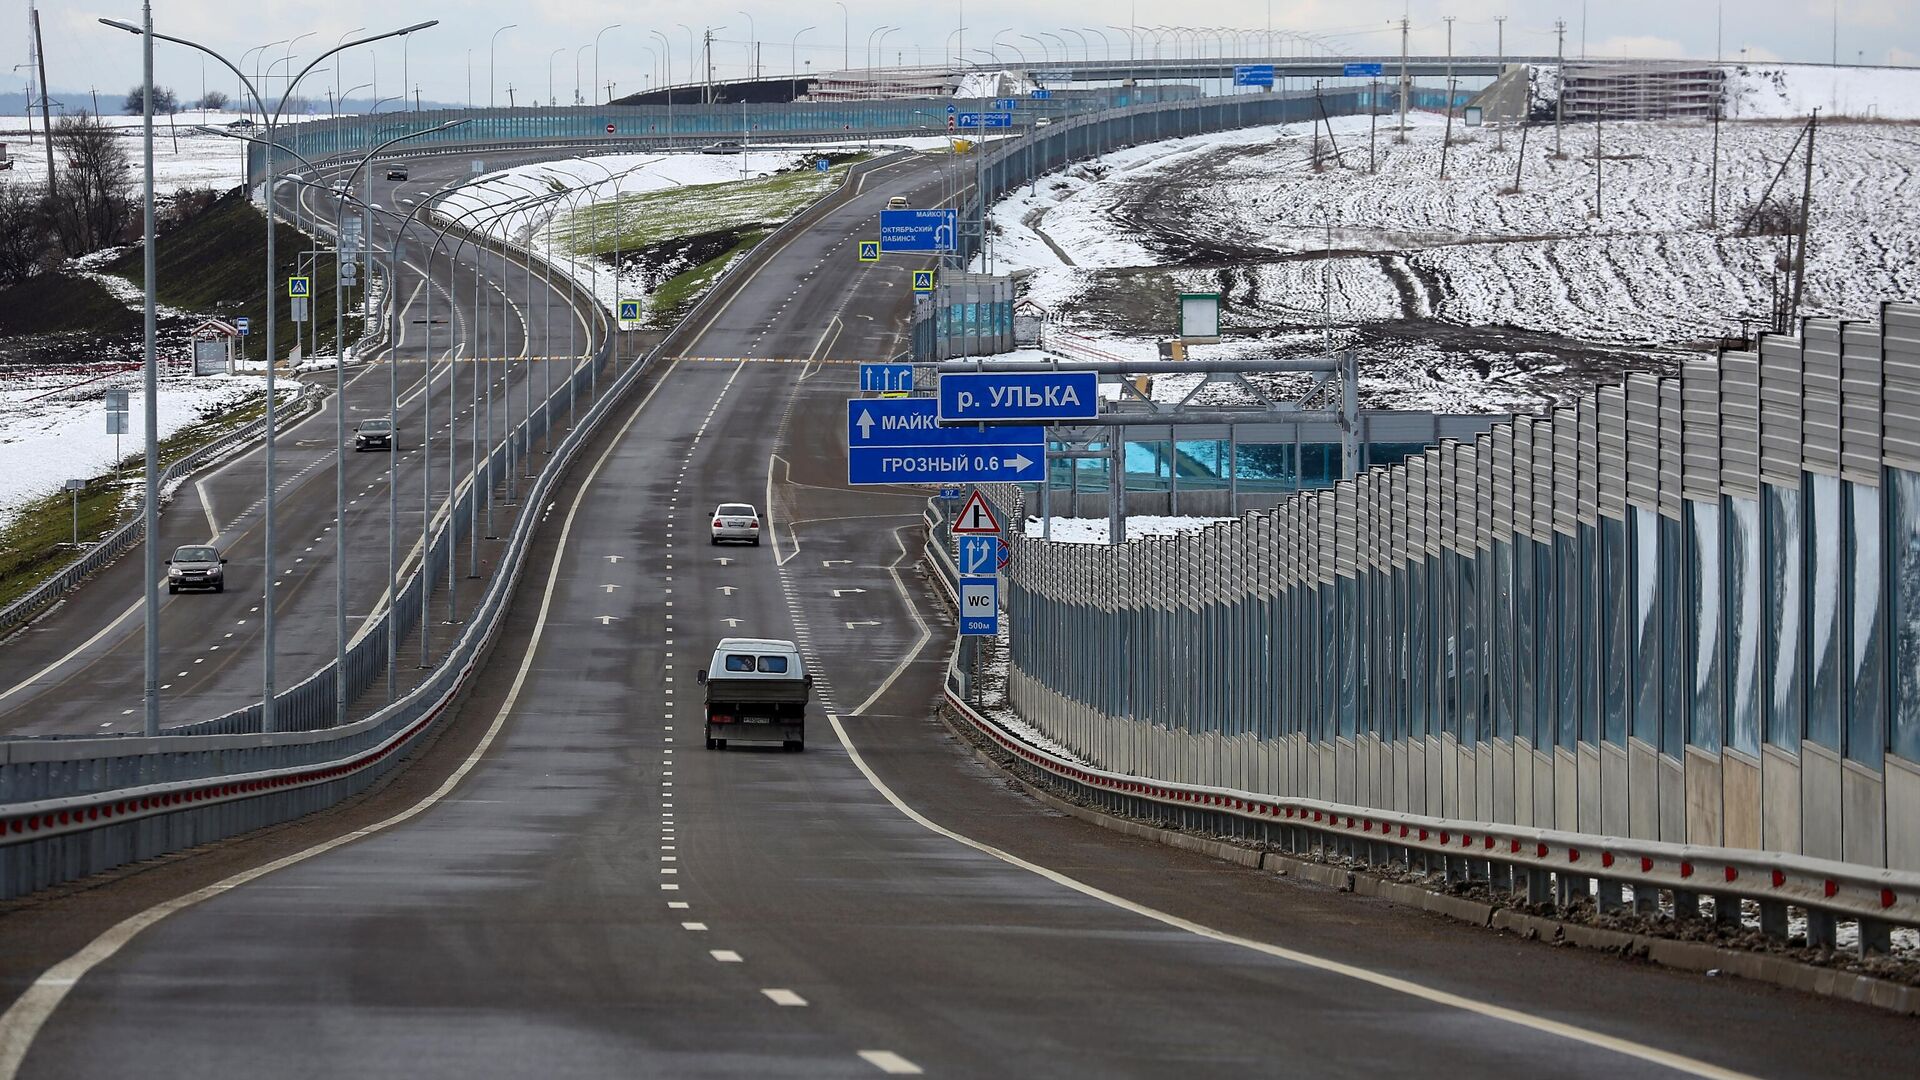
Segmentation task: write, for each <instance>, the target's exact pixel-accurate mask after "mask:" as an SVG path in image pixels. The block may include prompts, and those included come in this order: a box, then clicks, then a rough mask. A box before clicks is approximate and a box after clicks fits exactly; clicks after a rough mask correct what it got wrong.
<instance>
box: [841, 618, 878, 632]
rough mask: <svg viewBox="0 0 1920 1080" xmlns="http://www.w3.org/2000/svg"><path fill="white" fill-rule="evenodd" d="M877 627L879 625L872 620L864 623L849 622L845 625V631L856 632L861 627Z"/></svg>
mask: <svg viewBox="0 0 1920 1080" xmlns="http://www.w3.org/2000/svg"><path fill="white" fill-rule="evenodd" d="M879 625H880V624H879V623H878V622H875V621H873V620H872V619H868V620H865V621H864V622H850V623H848V624H847V629H849V630H858V629H859V628H861V627H863V626H879Z"/></svg>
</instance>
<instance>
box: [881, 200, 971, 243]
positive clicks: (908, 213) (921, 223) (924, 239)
mask: <svg viewBox="0 0 1920 1080" xmlns="http://www.w3.org/2000/svg"><path fill="white" fill-rule="evenodd" d="M959 231H960V212H959V211H957V210H954V209H953V208H951V207H948V208H946V209H942V210H882V211H880V248H881V250H883V251H922V252H938V251H952V250H953V249H954V244H955V243H956V237H957V236H958V235H959Z"/></svg>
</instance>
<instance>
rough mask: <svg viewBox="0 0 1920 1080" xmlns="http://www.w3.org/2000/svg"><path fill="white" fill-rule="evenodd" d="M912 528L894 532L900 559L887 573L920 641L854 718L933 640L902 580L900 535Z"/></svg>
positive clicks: (904, 544)
mask: <svg viewBox="0 0 1920 1080" xmlns="http://www.w3.org/2000/svg"><path fill="white" fill-rule="evenodd" d="M912 527H913V526H911V525H902V526H900V528H898V529H895V530H893V542H894V543H895V544H898V545H899V546H900V558H898V559H895V560H894V561H893V565H892V566H889V567H887V573H888V574H891V575H892V576H893V587H894V589H895V590H896V591H897V592H899V594H900V600H901V602H902V603H904V604H905V605H906V607H907V614H908V615H911V616H912V617H913V625H915V626H917V627H919V628H920V640H918V641H916V642H914V643H913V648H912V649H910V650H908V651H907V655H905V656H903V657H901V658H900V662H899V663H898V664H895V665H894V667H893V670H892V671H891V672H889V673H888V674H887V677H886V679H885V681H883V682H881V684H880V685H879V686H877V687H875V688H874V691H873V693H872V694H871V695H869V696H868V697H867V700H865V701H863V702H861V703H860V704H859V705H856V706H854V710H853V713H852V715H854V716H861V715H864V714H865V713H866V711H867V710H868V709H869V708H871V707H872V706H873V703H874V702H876V701H879V700H880V697H881V695H883V694H885V693H886V692H887V691H888V690H891V689H892V688H893V683H894V680H896V679H898V678H899V677H900V676H901V675H902V674H904V673H905V672H906V670H907V667H908V665H910V664H912V663H913V662H914V661H915V660H917V659H919V658H920V650H922V649H924V648H926V647H927V642H928V641H931V640H932V639H933V631H932V630H930V629H928V627H927V622H926V620H925V619H922V618H921V617H920V608H919V606H918V605H917V604H915V603H914V602H913V597H912V596H910V595H908V593H907V583H906V582H905V581H902V580H901V579H900V563H901V562H903V561H904V560H905V559H906V558H907V542H906V540H905V538H903V537H902V536H901V535H900V529H910V528H912Z"/></svg>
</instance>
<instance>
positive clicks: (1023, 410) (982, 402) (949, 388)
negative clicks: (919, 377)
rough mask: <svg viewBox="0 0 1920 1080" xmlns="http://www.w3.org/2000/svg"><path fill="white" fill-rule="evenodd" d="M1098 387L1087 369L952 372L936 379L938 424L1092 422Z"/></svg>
mask: <svg viewBox="0 0 1920 1080" xmlns="http://www.w3.org/2000/svg"><path fill="white" fill-rule="evenodd" d="M1099 384H1100V377H1099V376H1098V375H1095V374H1094V373H1093V372H1091V371H1033V372H1020V373H1018V374H1014V373H1011V372H1008V373H1001V372H993V371H989V372H981V373H973V372H967V373H959V372H950V373H947V374H943V375H941V376H940V422H941V423H943V424H961V423H971V422H975V421H981V420H1045V421H1048V422H1052V421H1056V420H1091V419H1093V418H1094V417H1095V416H1097V415H1099V412H1100V400H1099V393H1098V390H1099Z"/></svg>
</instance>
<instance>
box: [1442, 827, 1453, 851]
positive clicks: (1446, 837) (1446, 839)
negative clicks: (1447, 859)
mask: <svg viewBox="0 0 1920 1080" xmlns="http://www.w3.org/2000/svg"><path fill="white" fill-rule="evenodd" d="M1451 843H1453V834H1452V833H1450V832H1447V831H1446V830H1444V829H1443V830H1441V832H1440V846H1442V847H1445V846H1446V845H1448V844H1451Z"/></svg>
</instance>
